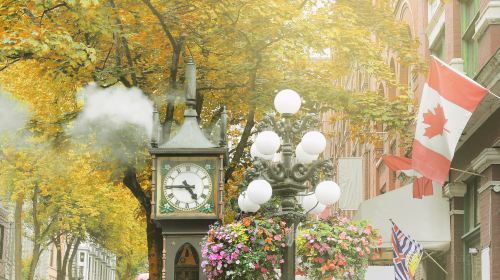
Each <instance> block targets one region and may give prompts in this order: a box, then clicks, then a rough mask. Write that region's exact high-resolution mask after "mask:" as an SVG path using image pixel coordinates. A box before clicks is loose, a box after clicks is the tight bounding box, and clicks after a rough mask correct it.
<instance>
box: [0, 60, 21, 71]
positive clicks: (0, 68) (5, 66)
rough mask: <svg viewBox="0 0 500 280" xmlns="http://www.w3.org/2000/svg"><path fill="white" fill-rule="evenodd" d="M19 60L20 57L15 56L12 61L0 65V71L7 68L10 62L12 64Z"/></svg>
mask: <svg viewBox="0 0 500 280" xmlns="http://www.w3.org/2000/svg"><path fill="white" fill-rule="evenodd" d="M19 60H21V59H20V58H16V59H14V60H12V61H10V62H8V63H7V64H6V65H4V66H2V67H0V72H1V71H3V70H5V69H7V67H9V66H11V65H12V64H14V63H16V62H18V61H19Z"/></svg>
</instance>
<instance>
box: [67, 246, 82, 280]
mask: <svg viewBox="0 0 500 280" xmlns="http://www.w3.org/2000/svg"><path fill="white" fill-rule="evenodd" d="M80 243H81V239H80V238H78V239H77V240H76V242H75V245H74V246H73V250H72V251H71V255H70V257H69V267H68V279H69V280H73V264H74V262H75V257H76V252H77V251H78V247H80ZM75 272H76V274H77V276H78V266H75Z"/></svg>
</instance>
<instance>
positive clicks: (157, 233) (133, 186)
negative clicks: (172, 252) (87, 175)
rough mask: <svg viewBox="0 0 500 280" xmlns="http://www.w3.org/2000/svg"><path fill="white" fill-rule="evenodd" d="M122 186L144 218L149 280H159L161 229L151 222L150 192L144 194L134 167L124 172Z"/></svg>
mask: <svg viewBox="0 0 500 280" xmlns="http://www.w3.org/2000/svg"><path fill="white" fill-rule="evenodd" d="M123 184H124V185H125V186H127V188H128V189H129V190H130V191H131V192H132V194H133V195H134V197H135V198H136V199H137V200H138V201H139V203H140V204H141V206H142V209H143V210H144V214H145V216H146V236H147V242H148V262H149V279H150V280H161V264H162V263H161V252H162V247H163V239H162V235H161V229H160V228H158V227H157V226H156V224H155V223H154V221H153V220H151V191H148V192H145V191H144V190H143V189H142V188H141V185H140V184H139V181H137V174H136V170H135V168H134V167H132V166H129V167H128V168H127V169H126V170H125V174H124V177H123Z"/></svg>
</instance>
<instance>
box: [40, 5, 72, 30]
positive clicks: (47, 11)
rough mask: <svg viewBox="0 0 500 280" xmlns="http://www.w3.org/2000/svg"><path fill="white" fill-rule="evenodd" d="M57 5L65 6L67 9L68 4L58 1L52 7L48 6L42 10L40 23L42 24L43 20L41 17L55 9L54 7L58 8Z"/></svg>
mask: <svg viewBox="0 0 500 280" xmlns="http://www.w3.org/2000/svg"><path fill="white" fill-rule="evenodd" d="M59 7H66V8H67V9H68V10H69V6H68V4H67V3H66V2H62V3H59V4H57V5H55V6H53V7H50V8H48V9H45V10H43V13H42V15H41V16H40V25H42V20H43V17H44V16H45V15H46V14H47V13H49V12H50V11H52V10H55V9H57V8H59Z"/></svg>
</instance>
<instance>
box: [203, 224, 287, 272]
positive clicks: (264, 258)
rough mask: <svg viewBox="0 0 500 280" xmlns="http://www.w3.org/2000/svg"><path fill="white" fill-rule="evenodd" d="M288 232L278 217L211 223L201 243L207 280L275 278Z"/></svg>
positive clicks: (281, 260)
mask: <svg viewBox="0 0 500 280" xmlns="http://www.w3.org/2000/svg"><path fill="white" fill-rule="evenodd" d="M288 232H289V229H288V228H287V227H286V225H285V223H284V222H282V221H280V220H278V219H257V218H254V217H245V218H243V219H242V220H241V221H238V222H235V223H232V224H226V225H220V224H215V225H214V226H212V227H211V228H210V230H209V231H208V235H207V237H206V238H205V239H204V241H203V244H202V258H203V261H202V263H201V266H202V269H203V272H204V273H205V275H206V276H207V278H208V279H256V280H257V279H266V280H267V279H279V268H280V265H281V263H283V256H282V249H283V248H284V247H285V246H286V243H285V242H286V241H285V236H286V234H287V233H288Z"/></svg>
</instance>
